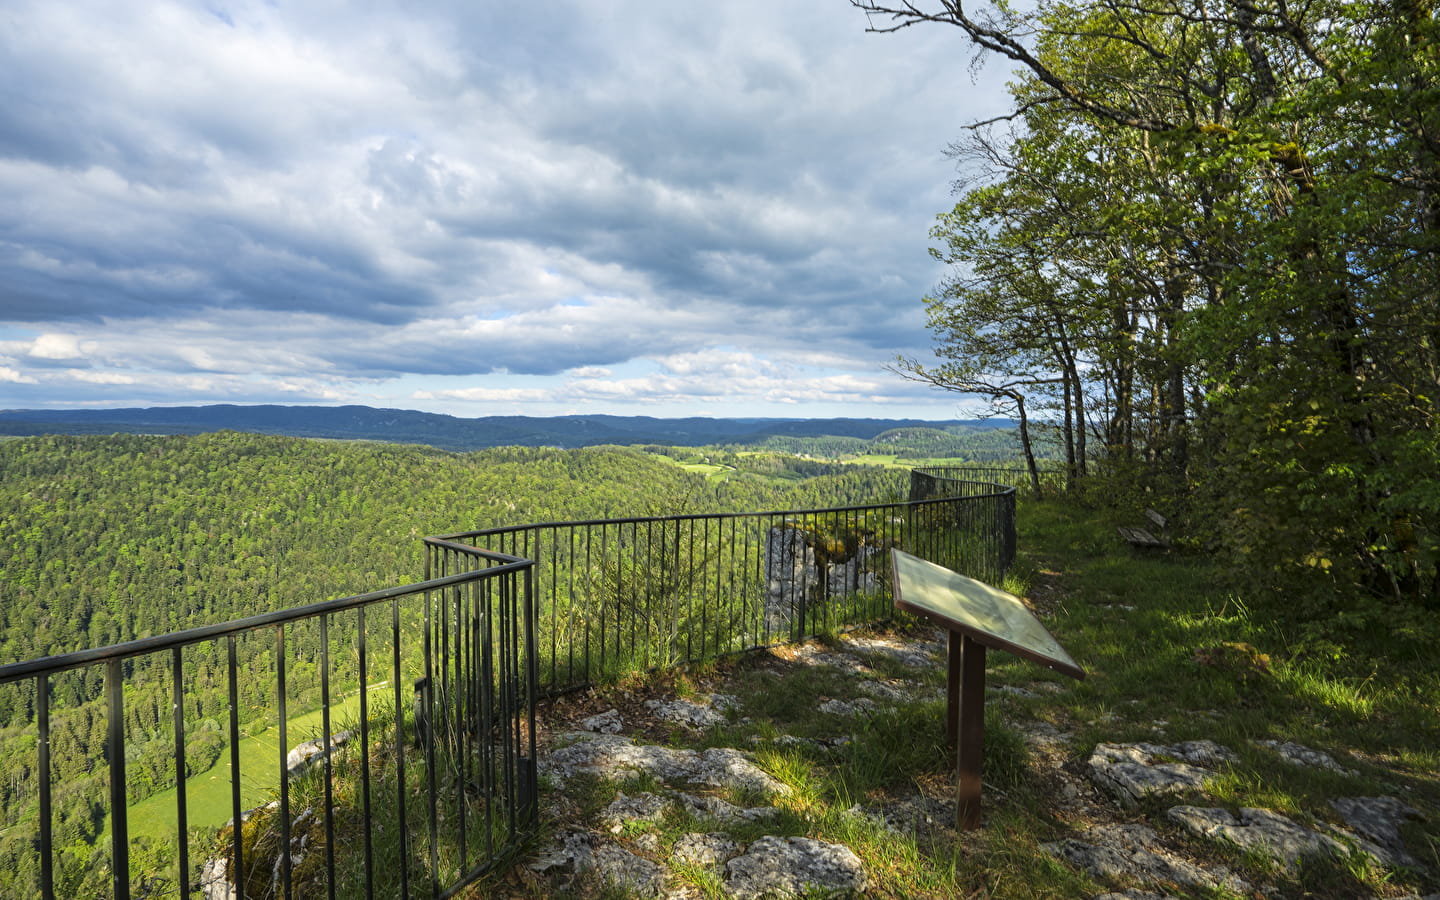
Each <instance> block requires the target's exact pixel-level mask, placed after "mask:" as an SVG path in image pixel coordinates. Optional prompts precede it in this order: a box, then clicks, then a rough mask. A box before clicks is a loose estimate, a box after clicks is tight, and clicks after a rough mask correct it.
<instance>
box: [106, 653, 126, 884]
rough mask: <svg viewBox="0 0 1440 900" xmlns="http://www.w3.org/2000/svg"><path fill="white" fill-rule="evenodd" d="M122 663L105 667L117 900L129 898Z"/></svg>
mask: <svg viewBox="0 0 1440 900" xmlns="http://www.w3.org/2000/svg"><path fill="white" fill-rule="evenodd" d="M123 665H124V663H123V661H122V660H119V659H112V660H110V661H109V662H107V663H106V664H105V697H106V705H107V706H108V716H109V720H108V723H107V724H108V726H109V727H108V735H107V744H108V747H107V749H108V750H109V751H110V882H111V891H112V893H113V895H114V896H115V898H116V900H128V898H129V897H130V825H129V821H128V820H127V818H126V813H127V807H126V803H125V684H124V682H123V680H122V679H123V669H122V666H123Z"/></svg>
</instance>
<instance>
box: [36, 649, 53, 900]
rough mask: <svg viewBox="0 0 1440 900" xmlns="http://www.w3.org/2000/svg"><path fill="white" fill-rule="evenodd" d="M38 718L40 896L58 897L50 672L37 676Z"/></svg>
mask: <svg viewBox="0 0 1440 900" xmlns="http://www.w3.org/2000/svg"><path fill="white" fill-rule="evenodd" d="M35 721H36V723H37V725H38V726H39V729H40V733H39V735H38V739H39V743H38V746H37V750H38V751H39V758H38V759H37V760H36V764H37V767H38V768H39V769H40V771H39V772H38V773H36V778H38V779H39V782H40V896H41V898H42V900H55V860H54V851H55V834H54V811H53V810H52V808H51V805H50V676H49V675H46V674H43V673H42V674H40V675H36V676H35Z"/></svg>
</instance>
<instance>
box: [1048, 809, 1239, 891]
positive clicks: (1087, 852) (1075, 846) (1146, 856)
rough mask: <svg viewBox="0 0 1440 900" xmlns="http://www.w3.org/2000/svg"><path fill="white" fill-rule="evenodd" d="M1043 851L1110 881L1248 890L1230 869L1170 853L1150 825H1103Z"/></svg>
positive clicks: (1052, 844)
mask: <svg viewBox="0 0 1440 900" xmlns="http://www.w3.org/2000/svg"><path fill="white" fill-rule="evenodd" d="M1041 849H1043V850H1044V851H1045V852H1046V853H1049V854H1050V855H1052V856H1055V857H1058V858H1060V859H1063V860H1065V861H1066V862H1068V863H1070V864H1071V865H1073V866H1075V867H1077V868H1081V869H1084V870H1085V871H1087V872H1089V873H1090V874H1091V875H1093V876H1095V877H1097V878H1101V879H1104V880H1107V881H1127V880H1135V881H1140V882H1144V883H1146V884H1159V885H1163V884H1180V885H1185V886H1187V887H1193V888H1197V889H1201V890H1213V889H1217V888H1222V887H1223V888H1227V889H1229V890H1232V891H1243V890H1245V889H1246V888H1247V887H1248V885H1247V884H1246V882H1245V881H1244V880H1243V879H1241V878H1239V877H1238V876H1236V875H1234V874H1232V873H1231V872H1230V871H1229V870H1227V869H1224V868H1215V869H1205V868H1201V867H1200V866H1197V865H1195V864H1194V863H1191V862H1189V861H1187V860H1184V859H1182V858H1180V857H1179V856H1177V855H1175V854H1174V853H1172V852H1170V851H1169V850H1168V849H1167V848H1166V847H1165V846H1164V845H1163V844H1162V843H1161V840H1160V835H1159V834H1158V833H1157V832H1156V831H1155V829H1153V828H1151V827H1149V826H1148V825H1138V824H1130V825H1100V826H1097V827H1095V828H1091V829H1090V830H1088V831H1086V832H1085V833H1084V834H1083V835H1082V836H1081V837H1079V838H1067V839H1066V840H1063V841H1056V842H1054V843H1051V844H1042V845H1041Z"/></svg>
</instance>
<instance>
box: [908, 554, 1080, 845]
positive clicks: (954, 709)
mask: <svg viewBox="0 0 1440 900" xmlns="http://www.w3.org/2000/svg"><path fill="white" fill-rule="evenodd" d="M892 558H893V565H894V568H895V581H894V585H895V606H896V607H897V608H899V609H903V610H905V611H907V612H911V613H914V614H916V615H918V616H922V617H924V618H926V619H928V620H930V621H931V622H934V623H935V624H936V625H939V626H940V627H942V628H944V629H946V630H947V631H948V632H949V634H950V658H949V666H948V671H947V673H946V676H947V677H946V722H945V733H946V739H947V742H948V743H950V744H951V745H952V746H955V747H956V763H955V769H956V774H957V776H958V778H957V788H956V803H955V820H956V827H957V828H961V829H966V828H977V827H979V825H980V790H981V784H980V771H981V766H982V763H983V762H984V757H985V648H986V647H994V648H996V649H998V650H1008V651H1009V652H1011V653H1014V654H1015V655H1016V656H1019V657H1021V658H1023V659H1028V660H1031V661H1033V662H1036V663H1039V664H1040V665H1042V666H1046V667H1048V668H1051V669H1054V670H1055V671H1057V672H1063V673H1064V674H1066V675H1069V676H1070V677H1072V678H1084V677H1085V670H1084V669H1082V668H1080V666H1079V665H1077V664H1076V662H1075V660H1073V659H1071V658H1070V654H1068V653H1066V652H1065V648H1064V647H1061V646H1060V644H1059V643H1058V642H1056V640H1055V638H1054V637H1052V636H1051V634H1050V632H1049V631H1047V630H1046V628H1045V626H1044V625H1042V624H1041V623H1040V620H1039V619H1037V618H1035V614H1034V613H1032V612H1030V610H1029V609H1028V608H1027V607H1026V606H1025V602H1024V601H1023V600H1021V599H1020V598H1019V597H1016V596H1015V595H1014V594H1008V593H1006V592H1005V591H1002V590H999V589H997V588H993V587H991V586H990V585H988V584H985V583H984V582H982V581H976V580H975V579H973V578H967V577H965V576H964V575H961V574H959V573H957V572H952V571H950V570H949V569H947V568H945V567H944V566H937V565H936V564H934V563H932V562H927V561H926V560H923V559H920V558H918V557H915V556H911V555H910V554H908V553H906V552H904V551H902V550H895V551H892Z"/></svg>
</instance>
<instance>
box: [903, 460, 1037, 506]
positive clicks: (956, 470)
mask: <svg viewBox="0 0 1440 900" xmlns="http://www.w3.org/2000/svg"><path fill="white" fill-rule="evenodd" d="M1036 475H1037V476H1038V479H1039V481H1040V491H1041V492H1042V493H1052V492H1058V491H1062V490H1064V489H1065V470H1064V469H1060V468H1055V467H1054V465H1053V464H1052V465H1047V466H1045V467H1043V468H1039V469H1037V470H1036ZM917 476H920V477H921V478H922V479H923V478H929V479H932V480H933V479H944V480H945V481H946V482H951V483H965V482H972V483H983V484H991V485H1004V486H1006V487H1013V488H1015V489H1017V490H1020V491H1025V492H1030V491H1033V485H1032V484H1031V481H1030V470H1029V469H1027V468H1025V467H1024V466H934V467H930V468H925V469H912V470H911V472H910V478H911V485H912V490H913V486H914V484H915V480H916V477H917ZM911 499H914V496H913V495H912V497H911Z"/></svg>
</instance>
